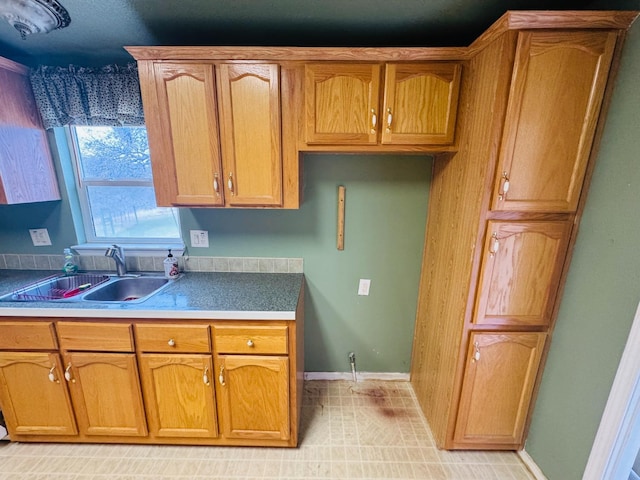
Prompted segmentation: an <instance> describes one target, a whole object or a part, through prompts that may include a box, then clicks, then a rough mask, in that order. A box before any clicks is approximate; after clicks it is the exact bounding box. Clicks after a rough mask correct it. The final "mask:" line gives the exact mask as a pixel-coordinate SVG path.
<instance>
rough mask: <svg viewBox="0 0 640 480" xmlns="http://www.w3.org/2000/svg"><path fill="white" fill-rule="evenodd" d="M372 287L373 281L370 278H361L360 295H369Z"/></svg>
mask: <svg viewBox="0 0 640 480" xmlns="http://www.w3.org/2000/svg"><path fill="white" fill-rule="evenodd" d="M370 287H371V280H369V279H368V278H361V279H360V284H359V285H358V295H369V288H370Z"/></svg>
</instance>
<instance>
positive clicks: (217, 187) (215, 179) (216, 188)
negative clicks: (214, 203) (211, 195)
mask: <svg viewBox="0 0 640 480" xmlns="http://www.w3.org/2000/svg"><path fill="white" fill-rule="evenodd" d="M213 191H214V192H216V195H217V196H218V197H219V196H220V184H219V183H218V174H217V173H214V174H213Z"/></svg>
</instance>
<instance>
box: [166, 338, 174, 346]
mask: <svg viewBox="0 0 640 480" xmlns="http://www.w3.org/2000/svg"><path fill="white" fill-rule="evenodd" d="M167 343H168V344H169V346H170V347H175V346H176V341H175V340H174V339H173V338H170V339H169V341H168V342H167Z"/></svg>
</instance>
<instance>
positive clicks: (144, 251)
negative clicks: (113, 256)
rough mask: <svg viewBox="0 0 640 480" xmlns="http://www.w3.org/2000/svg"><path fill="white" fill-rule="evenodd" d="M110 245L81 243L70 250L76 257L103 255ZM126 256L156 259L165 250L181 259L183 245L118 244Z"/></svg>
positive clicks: (169, 243)
mask: <svg viewBox="0 0 640 480" xmlns="http://www.w3.org/2000/svg"><path fill="white" fill-rule="evenodd" d="M111 245H112V244H111V243H83V244H81V245H72V246H71V248H72V249H73V250H74V251H75V252H76V254H77V255H80V256H83V255H104V252H105V251H106V250H107V248H109V247H110V246H111ZM119 245H120V246H121V247H122V249H123V250H124V253H125V254H126V255H131V256H135V257H158V256H163V255H166V253H167V250H168V249H171V253H172V254H173V256H174V257H181V256H182V255H183V254H184V250H185V247H184V243H182V242H176V243H171V242H167V243H163V244H154V243H147V244H145V243H129V244H127V243H123V244H119Z"/></svg>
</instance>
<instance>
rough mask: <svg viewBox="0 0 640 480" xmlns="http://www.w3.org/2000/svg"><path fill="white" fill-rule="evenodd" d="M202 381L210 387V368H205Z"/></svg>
mask: <svg viewBox="0 0 640 480" xmlns="http://www.w3.org/2000/svg"><path fill="white" fill-rule="evenodd" d="M202 381H203V382H204V384H205V385H207V386H209V367H204V373H203V374H202Z"/></svg>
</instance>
